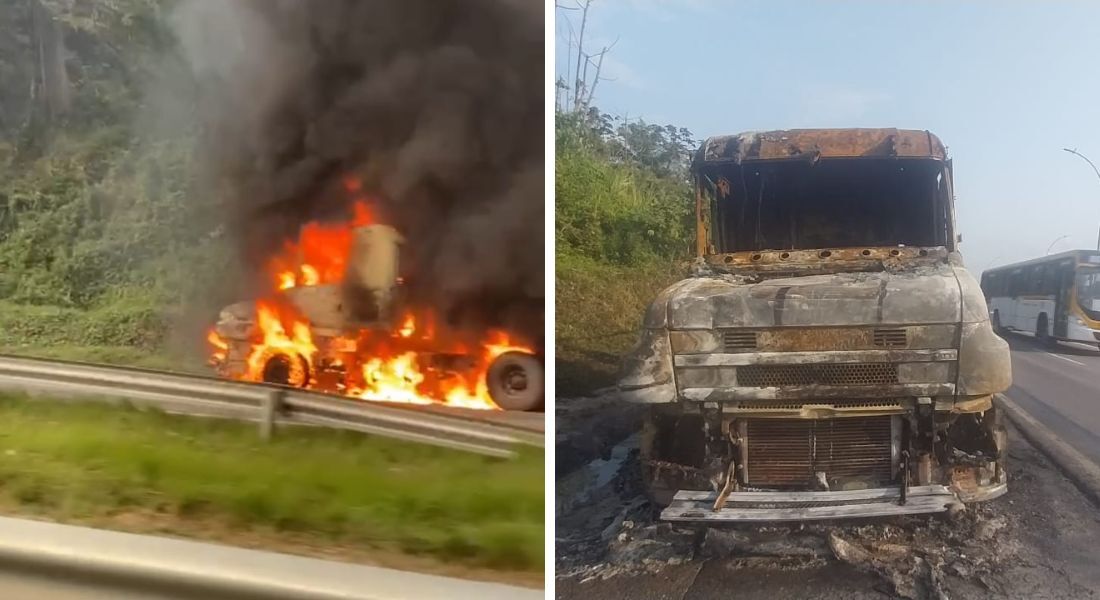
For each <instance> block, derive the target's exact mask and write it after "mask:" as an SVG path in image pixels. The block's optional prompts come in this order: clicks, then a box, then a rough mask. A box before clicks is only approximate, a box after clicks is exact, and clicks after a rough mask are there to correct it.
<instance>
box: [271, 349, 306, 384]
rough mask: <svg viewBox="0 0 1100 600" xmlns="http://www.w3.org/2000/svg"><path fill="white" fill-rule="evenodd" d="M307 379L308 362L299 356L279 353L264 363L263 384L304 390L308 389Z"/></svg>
mask: <svg viewBox="0 0 1100 600" xmlns="http://www.w3.org/2000/svg"><path fill="white" fill-rule="evenodd" d="M309 377H310V373H309V362H308V361H307V360H306V359H305V357H303V356H302V355H300V354H298V355H295V356H293V357H292V356H290V355H289V354H283V353H282V352H279V353H277V354H274V355H272V356H271V357H270V358H268V359H267V362H265V363H264V370H263V375H262V379H263V382H264V383H274V384H276V385H288V386H290V387H300V388H305V387H309Z"/></svg>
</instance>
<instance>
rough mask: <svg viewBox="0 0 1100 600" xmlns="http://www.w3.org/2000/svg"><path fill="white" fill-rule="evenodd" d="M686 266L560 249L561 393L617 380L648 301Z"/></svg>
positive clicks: (558, 328) (579, 391) (584, 390)
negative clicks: (603, 259) (603, 258)
mask: <svg viewBox="0 0 1100 600" xmlns="http://www.w3.org/2000/svg"><path fill="white" fill-rule="evenodd" d="M686 272H687V271H686V269H685V268H682V267H680V266H678V265H675V264H671V263H657V264H651V265H645V266H634V267H622V266H615V265H608V264H604V263H599V262H596V261H593V260H590V259H584V258H577V257H568V256H561V255H559V256H558V260H557V267H556V273H555V288H556V290H555V293H556V296H555V298H556V300H555V303H556V305H557V320H556V325H555V343H556V345H555V353H556V354H555V356H556V358H555V360H556V363H555V364H556V367H555V368H556V382H557V390H558V391H557V393H558V394H559V395H574V394H584V393H587V392H591V391H593V390H596V389H599V388H601V387H605V386H608V385H612V384H614V383H615V380H616V378H617V376H618V371H619V364H620V360H621V358H622V356H623V354H625V353H626V352H628V351H629V350H630V349H631V348H632V347H633V346H634V344H635V343H637V341H638V336H639V333H640V328H641V324H642V315H643V313H644V312H645V309H646V307H647V306H649V303H650V302H652V301H653V299H654V297H656V295H657V293H658V292H659V291H661V290H662V289H664V288H665V287H667V286H668V285H670V284H671V283H673V282H675V281H678V280H679V279H682V278H683V277H684V276H685V275H686Z"/></svg>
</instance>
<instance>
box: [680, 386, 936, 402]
mask: <svg viewBox="0 0 1100 600" xmlns="http://www.w3.org/2000/svg"><path fill="white" fill-rule="evenodd" d="M869 392H872V393H873V395H874V396H876V397H888V398H893V397H907V396H908V397H917V396H928V397H933V396H953V395H954V394H955V384H953V383H910V384H895V385H879V386H874V387H873V388H871V389H869V386H860V385H792V386H785V387H760V388H750V387H743V388H738V387H721V388H684V389H682V390H680V394H681V396H683V398H685V399H686V400H691V401H693V402H729V401H731V400H798V399H802V400H805V399H817V398H822V399H824V398H860V397H866V396H868V394H869Z"/></svg>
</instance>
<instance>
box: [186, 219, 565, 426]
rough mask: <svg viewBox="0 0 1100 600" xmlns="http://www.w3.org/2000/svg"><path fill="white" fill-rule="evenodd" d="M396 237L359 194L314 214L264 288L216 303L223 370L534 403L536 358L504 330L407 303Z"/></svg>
mask: <svg viewBox="0 0 1100 600" xmlns="http://www.w3.org/2000/svg"><path fill="white" fill-rule="evenodd" d="M403 241H404V240H403V239H402V236H401V235H400V234H399V232H397V231H396V230H395V229H394V228H393V227H390V226H388V225H385V224H381V223H376V222H374V220H373V219H372V215H371V211H370V210H369V208H368V204H367V203H366V202H365V201H358V202H357V203H356V204H355V205H354V210H353V215H352V218H351V219H350V220H349V221H346V222H341V223H321V222H311V223H309V224H307V225H306V226H304V227H303V228H302V229H301V231H300V234H299V238H298V240H296V241H295V242H288V243H286V244H285V245H284V247H283V249H282V251H281V252H280V253H279V254H278V255H277V256H275V257H273V258H272V259H271V260H270V262H269V268H268V273H267V274H268V275H269V277H270V278H271V284H272V285H271V289H272V290H273V291H272V292H271V293H270V294H268V295H267V297H264V298H261V299H256V300H253V301H248V302H239V303H237V304H233V305H231V306H228V307H226V308H225V309H224V310H222V312H221V314H220V315H219V318H218V321H217V324H216V325H215V326H214V328H213V330H212V331H210V333H209V335H208V341H209V342H210V344H211V347H212V355H211V363H212V365H213V366H214V368H215V369H216V370H217V372H218V373H219V374H220V375H221V376H223V377H227V378H231V379H238V380H243V381H253V382H264V383H272V384H279V385H286V386H291V387H296V388H303V389H311V390H316V391H322V392H328V393H332V394H339V395H342V396H350V397H354V398H361V399H363V400H375V401H385V402H398V403H412V404H436V405H443V406H451V407H460V408H468V409H488V410H499V409H503V410H514V411H534V410H539V409H541V408H542V405H543V359H542V357H541V355H540V353H539V352H537V351H536V350H535V347H534V345H533V344H531V343H528V342H526V341H520V340H518V339H517V338H516V336H515V335H511V334H509V333H507V332H505V331H499V330H496V331H489V332H488V333H483V334H471V333H469V332H465V331H460V330H454V329H452V328H449V327H447V326H446V325H445V324H444V323H442V322H440V319H439V318H438V315H437V314H436V313H435V311H433V310H432V309H430V308H428V307H414V306H410V305H409V304H408V302H407V295H406V294H405V286H404V283H405V279H404V277H403V276H402V275H401V270H400V254H401V252H400V248H401V244H402V243H403Z"/></svg>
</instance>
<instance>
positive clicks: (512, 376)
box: [499, 365, 528, 397]
mask: <svg viewBox="0 0 1100 600" xmlns="http://www.w3.org/2000/svg"><path fill="white" fill-rule="evenodd" d="M499 381H500V384H501V391H503V392H504V393H505V394H507V395H509V396H511V397H518V396H522V395H523V394H525V393H526V392H527V387H528V380H527V370H526V369H524V368H523V367H520V366H518V365H512V366H510V367H508V368H507V369H506V370H505V371H504V372H503V373H501V374H500V378H499Z"/></svg>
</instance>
